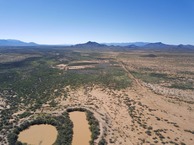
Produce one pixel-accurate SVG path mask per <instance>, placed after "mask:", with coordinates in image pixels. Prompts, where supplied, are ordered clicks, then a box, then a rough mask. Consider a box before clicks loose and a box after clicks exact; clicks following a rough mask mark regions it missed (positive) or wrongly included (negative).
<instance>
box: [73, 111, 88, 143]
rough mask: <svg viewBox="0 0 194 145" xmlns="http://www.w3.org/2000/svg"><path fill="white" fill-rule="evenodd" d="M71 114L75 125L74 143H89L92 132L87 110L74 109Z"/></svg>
mask: <svg viewBox="0 0 194 145" xmlns="http://www.w3.org/2000/svg"><path fill="white" fill-rule="evenodd" d="M69 116H70V119H71V121H72V122H73V126H74V127H73V141H72V145H89V141H90V140H91V132H90V130H89V124H88V121H87V119H86V114H85V112H79V111H74V112H71V113H69Z"/></svg>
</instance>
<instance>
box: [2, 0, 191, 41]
mask: <svg viewBox="0 0 194 145" xmlns="http://www.w3.org/2000/svg"><path fill="white" fill-rule="evenodd" d="M0 20H1V22H0V39H19V40H22V41H26V42H31V41H33V42H36V43H40V44H74V43H83V42H86V41H89V40H90V41H96V42H137V41H143V42H159V41H161V42H163V43H168V44H194V0H0Z"/></svg>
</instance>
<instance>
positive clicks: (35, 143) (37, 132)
mask: <svg viewBox="0 0 194 145" xmlns="http://www.w3.org/2000/svg"><path fill="white" fill-rule="evenodd" d="M57 134H58V133H57V129H56V128H55V127H54V126H52V125H47V124H41V125H32V126H30V127H29V128H28V129H26V130H23V131H22V132H20V134H19V136H18V140H19V141H21V142H22V143H27V144H30V145H52V144H53V143H54V142H55V141H56V139H57Z"/></svg>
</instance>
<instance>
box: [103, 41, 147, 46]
mask: <svg viewBox="0 0 194 145" xmlns="http://www.w3.org/2000/svg"><path fill="white" fill-rule="evenodd" d="M103 44H105V45H108V46H130V45H135V46H144V45H146V44H149V43H148V42H130V43H103Z"/></svg>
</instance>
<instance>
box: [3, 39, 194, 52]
mask: <svg viewBox="0 0 194 145" xmlns="http://www.w3.org/2000/svg"><path fill="white" fill-rule="evenodd" d="M38 45H39V44H36V43H34V42H29V43H27V42H23V41H20V40H14V39H0V46H38ZM48 46H49V45H48ZM60 46H64V47H69V46H67V45H60ZM71 47H74V48H82V49H84V48H87V49H92V48H106V49H107V48H108V49H123V50H128V49H153V50H183V51H184V50H194V45H183V44H180V45H169V44H164V43H162V42H156V43H148V42H132V43H97V42H91V41H88V42H86V43H82V44H75V45H71Z"/></svg>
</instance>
